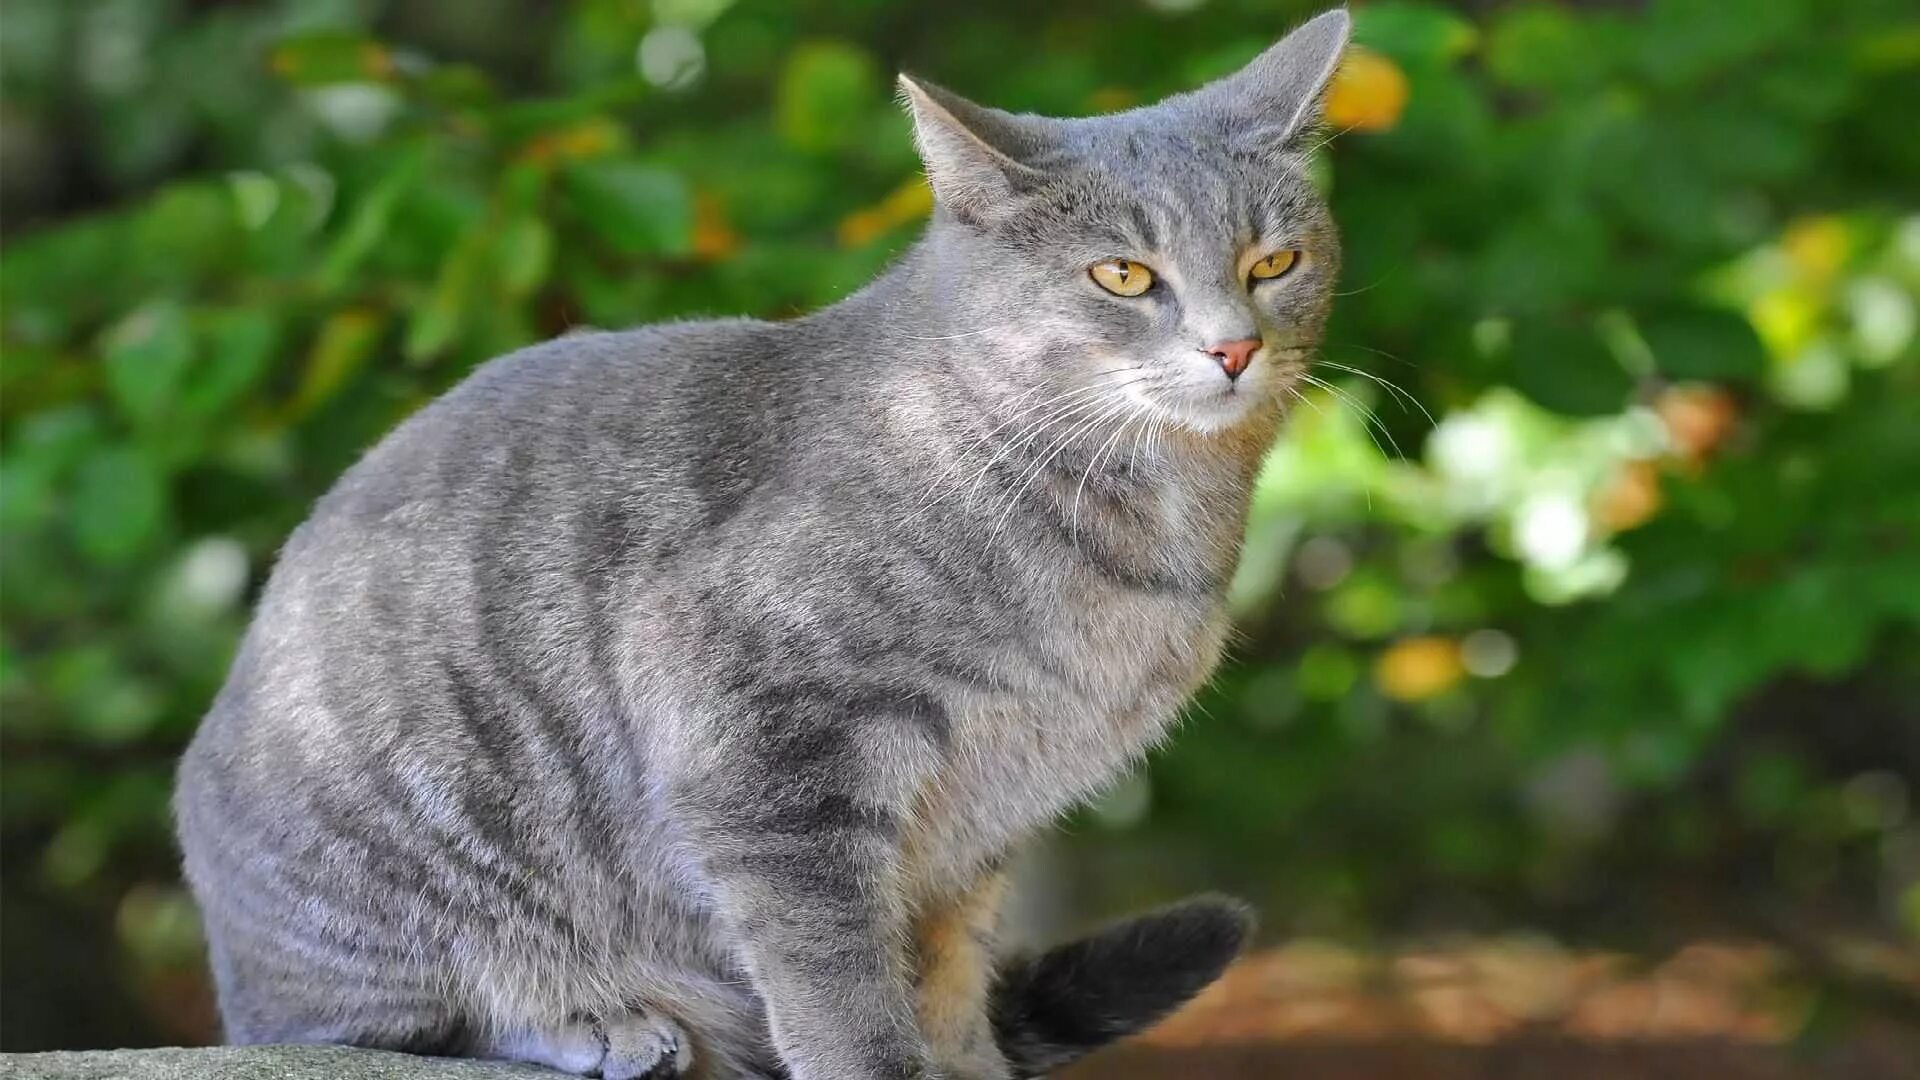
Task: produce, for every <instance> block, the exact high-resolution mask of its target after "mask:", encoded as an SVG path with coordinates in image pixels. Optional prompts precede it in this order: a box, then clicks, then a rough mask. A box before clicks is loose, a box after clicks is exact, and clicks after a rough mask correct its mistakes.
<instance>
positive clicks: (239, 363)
mask: <svg viewBox="0 0 1920 1080" xmlns="http://www.w3.org/2000/svg"><path fill="white" fill-rule="evenodd" d="M203 333H204V336H205V339H206V342H207V346H206V350H205V354H204V356H203V358H202V360H201V362H200V363H199V364H198V365H196V366H195V368H194V370H193V372H192V374H191V375H190V376H189V377H188V379H187V381H186V384H185V385H184V386H182V387H181V390H180V407H181V409H182V410H183V411H184V412H186V413H188V414H190V415H193V416H196V417H203V418H204V417H211V416H213V415H215V414H217V413H219V412H220V411H221V410H223V409H225V408H227V407H228V406H230V405H232V404H233V403H234V402H236V401H238V400H239V399H240V397H241V395H243V394H245V393H246V392H247V391H248V390H250V389H252V388H253V387H254V386H255V385H257V384H258V383H259V381H260V377H261V376H262V375H264V374H266V372H267V368H268V366H269V364H270V363H271V362H272V360H273V352H274V349H275V348H276V347H277V346H278V344H279V337H280V335H279V327H278V326H276V325H275V324H274V320H273V316H272V315H271V314H270V313H269V312H268V311H265V310H260V309H254V308H245V309H239V310H234V311H221V312H216V313H214V314H213V315H211V316H209V317H208V318H207V320H206V324H205V327H204V330H203Z"/></svg>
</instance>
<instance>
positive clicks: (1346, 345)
mask: <svg viewBox="0 0 1920 1080" xmlns="http://www.w3.org/2000/svg"><path fill="white" fill-rule="evenodd" d="M1326 347H1327V348H1330V349H1331V348H1340V349H1359V350H1360V351H1361V352H1364V353H1372V354H1373V355H1375V356H1378V357H1380V358H1381V359H1383V360H1391V361H1393V362H1394V363H1396V364H1401V365H1404V366H1406V367H1410V368H1412V369H1414V370H1415V371H1418V370H1420V365H1419V364H1417V363H1415V362H1413V361H1412V360H1408V359H1407V358H1405V357H1403V356H1400V355H1398V354H1395V353H1390V352H1388V351H1386V350H1385V349H1376V348H1374V347H1373V346H1371V345H1357V344H1354V343H1352V342H1329V343H1328V344H1327V346H1326Z"/></svg>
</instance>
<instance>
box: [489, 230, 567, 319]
mask: <svg viewBox="0 0 1920 1080" xmlns="http://www.w3.org/2000/svg"><path fill="white" fill-rule="evenodd" d="M493 259H494V266H495V271H494V272H495V274H496V275H498V277H499V281H500V287H501V288H502V289H504V290H506V292H507V295H509V296H512V297H516V298H518V297H523V296H526V295H528V294H529V293H531V292H533V291H534V290H535V289H538V288H539V287H540V286H541V285H543V284H545V283H546V280H547V275H548V274H549V273H551V272H552V271H553V230H552V229H551V228H549V227H548V226H547V223H546V222H544V221H541V220H540V219H539V218H537V217H534V216H533V215H531V214H528V215H526V216H524V217H517V218H514V219H513V220H511V221H509V222H507V223H506V224H505V225H503V226H502V227H501V229H500V235H499V236H498V237H496V238H495V240H494V246H493Z"/></svg>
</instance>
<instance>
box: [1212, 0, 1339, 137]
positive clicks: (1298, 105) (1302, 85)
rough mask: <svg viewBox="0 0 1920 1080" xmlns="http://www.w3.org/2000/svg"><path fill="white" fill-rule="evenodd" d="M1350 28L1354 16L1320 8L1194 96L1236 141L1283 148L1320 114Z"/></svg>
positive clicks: (1337, 10) (1335, 9) (1337, 9)
mask: <svg viewBox="0 0 1920 1080" xmlns="http://www.w3.org/2000/svg"><path fill="white" fill-rule="evenodd" d="M1352 33H1353V17H1352V16H1350V15H1348V14H1347V11H1346V9H1345V8H1334V9H1333V10H1332V11H1327V12H1322V13H1321V14H1319V15H1316V16H1314V17H1313V18H1311V19H1309V20H1307V21H1306V22H1305V23H1304V24H1302V25H1301V26H1300V27H1299V28H1298V29H1296V30H1295V31H1294V32H1293V33H1291V34H1288V35H1287V36H1286V37H1284V38H1282V39H1281V40H1280V42H1279V43H1278V44H1276V45H1274V46H1272V47H1271V48H1269V49H1267V51H1266V52H1263V53H1261V54H1260V55H1259V56H1256V57H1254V58H1253V60H1252V62H1250V63H1249V64H1247V66H1246V67H1243V68H1241V69H1240V70H1239V71H1236V72H1234V73H1233V74H1232V75H1229V76H1227V77H1226V78H1224V79H1221V80H1219V81H1217V82H1214V83H1210V84H1208V85H1207V86H1205V87H1202V88H1201V89H1200V90H1199V92H1198V93H1196V94H1195V95H1194V97H1195V98H1196V99H1197V103H1198V104H1200V105H1201V106H1202V107H1203V108H1205V109H1206V110H1207V111H1208V112H1210V113H1212V114H1213V115H1214V116H1215V117H1216V118H1217V119H1218V120H1219V121H1220V122H1221V123H1223V124H1224V125H1225V127H1226V130H1227V136H1228V138H1229V139H1231V140H1232V141H1233V142H1235V143H1238V144H1241V145H1244V146H1247V147H1248V148H1250V149H1255V150H1262V149H1264V150H1277V149H1280V148H1282V147H1284V146H1286V145H1287V143H1288V142H1289V141H1290V140H1292V139H1293V138H1294V137H1295V136H1297V135H1299V134H1300V132H1301V131H1302V130H1303V129H1305V128H1308V127H1311V126H1312V125H1313V123H1314V122H1315V121H1317V120H1318V119H1319V117H1320V108H1321V105H1322V99H1323V98H1324V97H1325V96H1326V92H1327V84H1328V82H1329V81H1331V80H1332V78H1333V73H1334V72H1335V71H1336V70H1338V69H1339V67H1340V57H1341V56H1342V55H1343V54H1344V53H1345V52H1346V49H1347V39H1348V37H1349V36H1351V34H1352Z"/></svg>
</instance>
